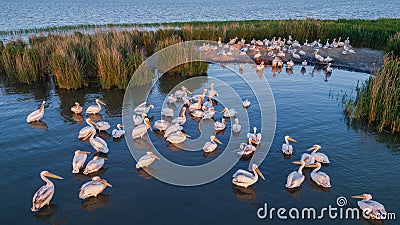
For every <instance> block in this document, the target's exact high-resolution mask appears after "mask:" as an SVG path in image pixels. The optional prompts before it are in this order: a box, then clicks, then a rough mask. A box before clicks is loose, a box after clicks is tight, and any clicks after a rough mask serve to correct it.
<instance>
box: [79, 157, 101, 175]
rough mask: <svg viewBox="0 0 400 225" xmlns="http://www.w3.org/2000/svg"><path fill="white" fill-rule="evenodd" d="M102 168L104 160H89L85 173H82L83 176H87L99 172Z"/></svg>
mask: <svg viewBox="0 0 400 225" xmlns="http://www.w3.org/2000/svg"><path fill="white" fill-rule="evenodd" d="M103 166H104V159H99V160H90V161H89V162H88V164H87V165H86V168H85V171H83V173H84V174H89V173H93V172H96V171H99V170H100V169H101V167H103Z"/></svg>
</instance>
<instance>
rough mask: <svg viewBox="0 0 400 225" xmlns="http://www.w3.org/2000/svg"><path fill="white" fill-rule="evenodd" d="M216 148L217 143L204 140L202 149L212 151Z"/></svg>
mask: <svg viewBox="0 0 400 225" xmlns="http://www.w3.org/2000/svg"><path fill="white" fill-rule="evenodd" d="M216 148H217V144H216V143H213V142H210V141H209V142H206V143H205V144H204V146H203V150H204V151H205V152H212V151H214V150H215V149H216Z"/></svg>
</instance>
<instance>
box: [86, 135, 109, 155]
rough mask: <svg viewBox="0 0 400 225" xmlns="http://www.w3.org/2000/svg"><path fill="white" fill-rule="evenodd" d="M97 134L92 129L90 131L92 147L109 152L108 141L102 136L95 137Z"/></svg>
mask: <svg viewBox="0 0 400 225" xmlns="http://www.w3.org/2000/svg"><path fill="white" fill-rule="evenodd" d="M95 134H96V131H92V132H91V133H90V138H89V142H90V145H92V147H93V148H94V149H96V151H98V152H102V153H107V152H108V146H107V142H106V141H105V140H103V139H102V138H100V137H94V135H95Z"/></svg>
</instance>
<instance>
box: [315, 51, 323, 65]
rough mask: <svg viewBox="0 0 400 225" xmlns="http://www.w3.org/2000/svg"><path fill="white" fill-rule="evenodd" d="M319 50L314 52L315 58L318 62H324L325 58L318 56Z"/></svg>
mask: <svg viewBox="0 0 400 225" xmlns="http://www.w3.org/2000/svg"><path fill="white" fill-rule="evenodd" d="M318 52H319V49H316V50H315V51H314V57H315V59H316V60H318V61H319V62H324V57H322V56H321V55H320V54H318Z"/></svg>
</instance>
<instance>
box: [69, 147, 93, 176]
mask: <svg viewBox="0 0 400 225" xmlns="http://www.w3.org/2000/svg"><path fill="white" fill-rule="evenodd" d="M88 154H90V152H85V151H81V150H76V151H75V155H74V158H73V159H72V173H79V170H80V169H82V168H83V166H84V164H85V162H86V158H87V155H88Z"/></svg>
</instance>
